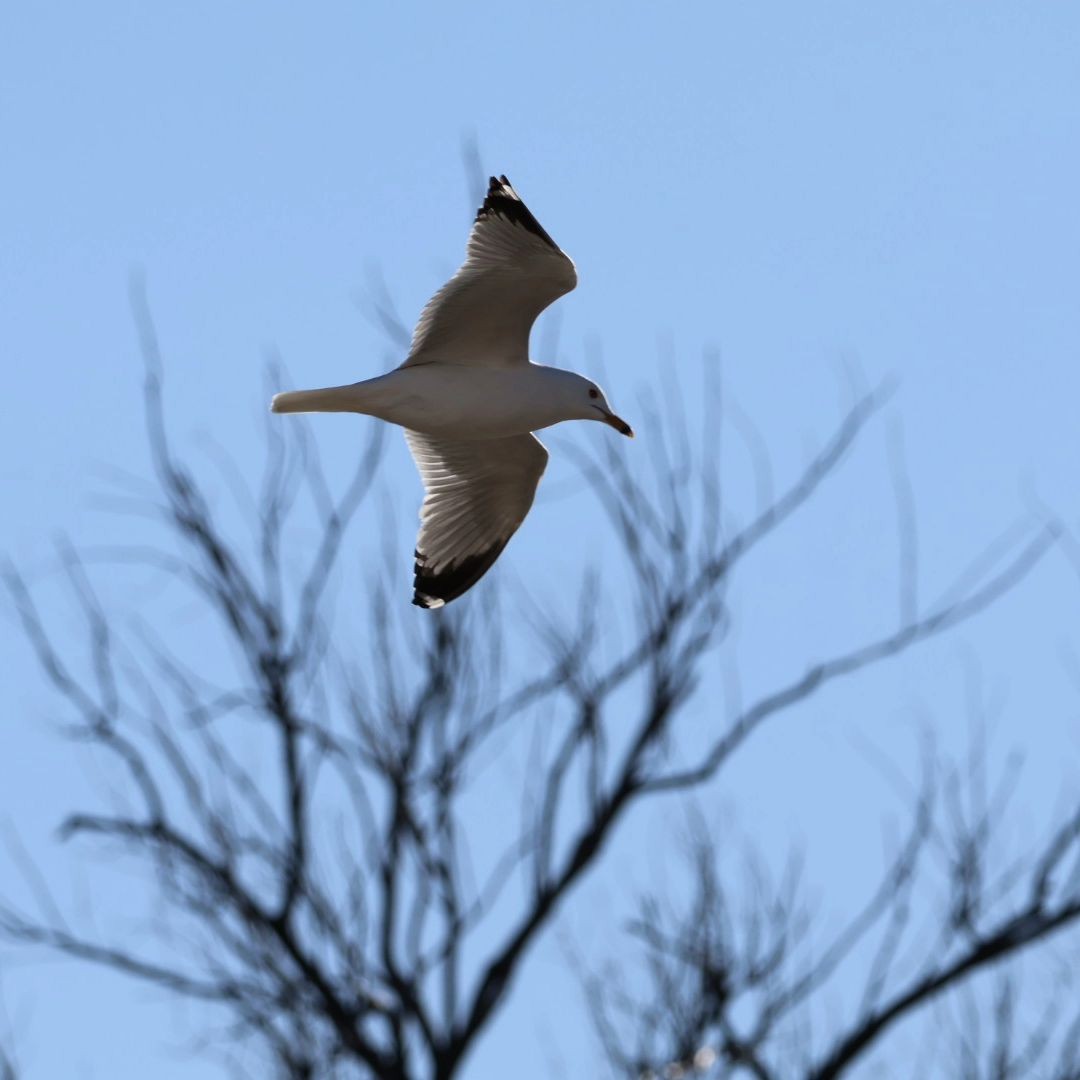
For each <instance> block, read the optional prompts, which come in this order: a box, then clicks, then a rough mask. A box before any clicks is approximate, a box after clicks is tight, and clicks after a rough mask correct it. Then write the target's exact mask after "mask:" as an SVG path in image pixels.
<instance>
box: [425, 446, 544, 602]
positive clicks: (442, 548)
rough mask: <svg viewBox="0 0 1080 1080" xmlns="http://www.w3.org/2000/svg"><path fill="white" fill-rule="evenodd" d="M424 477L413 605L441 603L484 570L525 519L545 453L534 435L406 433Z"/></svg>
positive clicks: (461, 589)
mask: <svg viewBox="0 0 1080 1080" xmlns="http://www.w3.org/2000/svg"><path fill="white" fill-rule="evenodd" d="M405 438H406V439H407V440H408V443H409V449H410V450H411V451H412V456H413V460H414V461H415V462H416V467H417V468H418V469H419V470H420V476H421V478H422V479H423V481H424V492H425V494H424V504H423V506H422V507H421V508H420V535H419V537H418V538H417V541H416V579H415V581H414V582H413V586H414V590H415V591H414V593H413V603H414V604H417V605H419V606H420V607H425V608H436V607H442V606H443V604H445V603H448V602H449V601H450V600H453V599H455V598H456V597H458V596H460V595H461V594H462V593H463V592H465V591H466V590H467V589H470V588H472V586H473V585H475V584H476V583H477V582H478V581H479V580H480V578H482V577H483V576H484V574H486V573H487V571H488V570H489V569H491V566H492V564H493V563H494V562H495V560H496V559H497V558H498V557H499V553H500V552H501V551H502V549H503V548H504V547H506V544H507V541H509V539H510V537H511V536H513V535H514V533H515V532H516V531H517V527H518V526H519V525H520V524H521V523H522V521H524V520H525V515H526V514H527V513H528V512H529V507H530V506H532V501H533V497H534V496H535V495H536V485H537V484H538V483H539V482H540V477H541V476H542V475H543V472H544V467H545V466H546V465H547V459H548V453H547V451H546V450H545V449H544V447H543V444H542V443H541V442H540V440H539V439H537V438H536V436H535V435H529V434H525V435H512V436H510V438H506V439H483V440H478V441H474V442H461V441H458V440H453V439H437V438H433V437H432V436H430V435H420V434H418V433H417V432H415V431H406V432H405Z"/></svg>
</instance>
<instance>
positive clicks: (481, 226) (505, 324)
mask: <svg viewBox="0 0 1080 1080" xmlns="http://www.w3.org/2000/svg"><path fill="white" fill-rule="evenodd" d="M576 284H577V271H576V270H575V269H574V264H573V262H571V260H570V259H569V258H568V257H567V256H566V255H565V254H564V253H563V251H562V250H560V248H559V246H558V244H556V243H555V241H554V240H552V239H551V237H550V236H549V235H548V234H547V232H545V230H544V229H543V227H542V226H541V225H540V223H539V222H538V221H537V220H536V218H534V217H533V215H532V214H531V213H530V212H529V208H528V207H527V206H526V205H525V204H524V203H523V202H522V201H521V198H520V197H519V195H518V193H517V192H516V191H515V190H514V189H513V188H512V187H511V186H510V181H509V180H507V179H506V177H505V176H502V177H498V178H496V177H494V176H493V177H492V178H491V182H490V184H489V186H488V193H487V198H485V199H484V205H483V206H481V207H480V209H479V210H478V211H477V213H476V221H475V222H474V224H473V227H472V232H471V233H470V234H469V242H468V244H467V246H466V250H465V262H464V263H462V265H461V267H460V268H459V269H458V271H457V273H456V274H455V275H454V276H453V277H452V278H451V279H450V280H449V281H448V282H447V283H446V284H445V285H444V286H443V287H442V288H441V289H440V290H439V291H438V292H437V293H436V294H435V295H434V296H433V297H432V298H431V299H430V300H429V301H428V303H427V306H426V307H425V308H424V310H423V311H422V312H421V314H420V319H419V321H418V322H417V324H416V329H415V330H414V331H413V338H412V346H411V348H410V351H409V356H408V358H407V359H406V360H405V363H404V364H402V367H406V366H408V365H410V364H429V363H448V364H479V365H485V366H491V367H511V366H514V365H516V364H525V363H528V361H529V332H530V330H531V329H532V325H533V323H534V322H535V321H536V317H537V316H538V315H539V314H540V312H541V311H543V310H544V308H546V307H547V306H548V305H549V304H551V303H553V302H554V301H555V300H557V299H558V298H559V297H560V296H563V295H564V294H565V293H568V292H570V290H571V289H573V288H574V286H575V285H576Z"/></svg>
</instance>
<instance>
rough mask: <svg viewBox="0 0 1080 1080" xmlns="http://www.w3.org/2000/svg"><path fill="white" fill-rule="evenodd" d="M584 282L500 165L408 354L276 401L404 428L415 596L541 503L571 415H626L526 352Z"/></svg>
mask: <svg viewBox="0 0 1080 1080" xmlns="http://www.w3.org/2000/svg"><path fill="white" fill-rule="evenodd" d="M576 283H577V274H576V271H575V270H574V264H573V263H572V262H571V261H570V260H569V259H568V258H567V257H566V255H564V254H563V252H562V251H560V250H559V248H558V246H557V245H556V244H555V242H554V241H553V240H552V239H551V237H550V236H548V234H547V233H546V232H545V231H544V230H543V229H542V228H541V227H540V225H539V223H538V222H537V221H536V219H535V218H534V217H533V216H532V214H530V213H529V211H528V209H527V208H526V207H525V204H524V203H523V202H522V201H521V199H520V198H519V197H518V195H517V193H516V192H515V191H514V189H513V188H512V187H511V186H510V183H509V181H508V180H507V179H506V177H505V176H503V177H500V178H499V179H496V178H495V177H492V178H491V184H490V186H489V188H488V195H487V198H486V199H485V200H484V205H483V206H482V207H481V208H480V210H479V211H478V212H477V216H476V222H475V224H474V226H473V230H472V233H471V234H470V236H469V244H468V249H467V253H466V259H465V263H464V264H463V265H462V267H461V269H460V270H458V272H457V273H456V274H455V275H454V277H453V278H451V279H450V281H449V282H447V284H446V285H444V286H443V288H442V289H440V290H439V292H438V293H436V294H435V296H434V297H433V298H432V299H431V300H430V301H429V302H428V304H427V306H426V307H425V308H424V310H423V312H422V313H421V315H420V319H419V322H418V323H417V326H416V330H415V332H414V334H413V341H412V348H411V350H410V352H409V355H408V357H407V358H406V360H405V362H404V363H403V364H402V365H401V367H399V368H396V369H395V370H393V371H390V372H387V373H386V374H385V375H380V376H378V377H377V378H374V379H366V380H364V381H362V382H358V383H352V384H350V385H348V386H334V387H328V388H326V389H322V390H298V391H292V392H289V393H283V394H278V395H276V396H275V398H274V400H273V403H272V405H271V408H272V409H273V410H274V412H355V413H361V414H365V415H369V416H374V417H377V418H379V419H380V420H385V421H387V422H389V423H392V424H397V425H399V426H400V427H403V428H404V429H405V433H406V438H407V441H408V443H409V449H410V450H411V451H412V455H413V458H414V459H415V461H416V464H417V467H418V469H419V470H420V475H421V477H422V478H423V481H424V488H425V491H426V497H425V499H424V504H423V507H422V508H421V511H420V520H421V528H420V536H419V538H418V540H417V547H416V578H415V583H414V584H415V593H414V596H413V603H415V604H418V605H419V606H421V607H441V606H442V605H443V604H444V603H447V602H448V601H450V600H453V599H455V598H456V597H458V596H460V595H461V594H462V593H463V592H465V591H466V590H467V589H469V588H471V587H472V585H474V584H475V583H476V582H477V581H478V580H479V579H480V577H481V576H483V574H484V573H486V572H487V570H488V569H489V568H490V566H491V565H492V564H493V563H494V561H495V559H496V558H498V556H499V554H500V552H501V551H502V549H503V548H504V547H505V546H506V543H507V541H508V540H509V539H510V537H511V536H512V535H513V534H514V532H515V531H516V529H517V527H518V526H519V525H520V524H521V522H522V520H523V519H524V517H525V515H526V514H527V513H528V511H529V507H530V506H531V505H532V501H533V496H534V494H535V492H536V485H537V484H538V483H539V481H540V477H541V475H542V474H543V471H544V467H545V465H546V464H547V456H548V455H547V451H546V450H545V449H544V447H543V446H542V445H541V444H540V442H539V440H538V439H536V437H535V436H534V435H532V432H534V431H540V430H542V429H543V428H546V427H550V426H551V425H552V424H557V423H560V422H561V421H563V420H603V421H604V422H605V423H607V424H610V425H611V426H612V427H614V428H615V429H616V430H618V431H620V432H621V433H622V434H624V435H632V434H633V432H632V431H631V430H630V427H629V425H628V424H626V423H625V421H623V420H620V419H619V418H618V417H617V416H616V415H615V414H614V413H613V412H612V411H611V409H610V408H609V407H608V404H607V401H606V399H605V398H604V395H603V393H602V392H601V391H600V389H599V387H597V386H596V385H595V384H594V383H593V382H591V381H590V380H589V379H586V378H584V377H583V376H581V375H577V374H575V373H574V372H572V371H563V370H561V369H560V368H553V367H544V366H542V365H540V364H533V363H531V362H530V361H529V356H528V345H529V331H530V330H531V328H532V324H533V322H534V321H535V319H536V316H537V315H539V314H540V312H541V311H542V310H543V309H544V308H545V307H547V306H548V304H550V303H551V302H552V301H553V300H555V299H557V298H558V297H559V296H561V295H563V294H564V293H566V292H569V291H570V290H571V289H572V288H573V287H574V285H575V284H576Z"/></svg>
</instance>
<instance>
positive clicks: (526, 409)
mask: <svg viewBox="0 0 1080 1080" xmlns="http://www.w3.org/2000/svg"><path fill="white" fill-rule="evenodd" d="M530 374H531V372H530V369H528V368H526V369H525V370H524V371H519V370H507V369H496V368H476V367H467V366H465V365H460V366H455V365H451V364H423V365H420V364H418V365H415V366H412V367H408V368H399V369H398V370H397V371H396V372H393V375H395V376H397V377H398V378H397V380H396V385H395V386H394V387H393V393H392V394H388V395H387V400H386V403H385V405H384V407H383V409H382V410H381V411H380V412H379V413H378V414H377V415H379V416H381V417H382V419H384V420H389V421H390V422H391V423H395V424H400V425H401V426H402V427H405V428H409V429H410V430H411V431H419V432H421V433H422V434H425V435H435V436H440V437H443V438H458V439H501V438H505V437H506V436H508V435H521V434H524V433H525V432H527V431H537V430H539V429H540V428H543V427H547V426H548V425H550V424H552V423H555V418H553V417H552V415H551V408H550V406H549V405H548V404H546V402H545V400H544V395H543V394H538V393H537V388H536V387H535V386H534V385H533V380H532V379H530ZM388 389H389V388H388Z"/></svg>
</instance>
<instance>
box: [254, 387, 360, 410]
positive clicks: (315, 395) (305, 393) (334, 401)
mask: <svg viewBox="0 0 1080 1080" xmlns="http://www.w3.org/2000/svg"><path fill="white" fill-rule="evenodd" d="M270 411H271V412H276V413H305V412H358V411H359V410H358V409H357V395H356V389H355V387H353V386H328V387H327V388H326V389H325V390H289V391H288V392H286V393H284V394H275V395H274V397H273V400H272V401H271V402H270Z"/></svg>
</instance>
